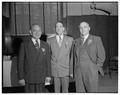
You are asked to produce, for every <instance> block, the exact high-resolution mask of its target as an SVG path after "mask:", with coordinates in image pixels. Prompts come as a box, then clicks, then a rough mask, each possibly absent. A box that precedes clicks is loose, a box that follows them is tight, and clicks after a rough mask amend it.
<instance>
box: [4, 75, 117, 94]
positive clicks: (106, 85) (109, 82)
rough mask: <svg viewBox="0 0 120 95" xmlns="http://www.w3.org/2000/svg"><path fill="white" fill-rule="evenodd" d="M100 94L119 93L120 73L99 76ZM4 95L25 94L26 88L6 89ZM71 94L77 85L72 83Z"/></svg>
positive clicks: (51, 87) (51, 91)
mask: <svg viewBox="0 0 120 95" xmlns="http://www.w3.org/2000/svg"><path fill="white" fill-rule="evenodd" d="M99 79H100V80H99V90H98V93H117V92H118V73H112V76H111V78H110V76H109V75H108V74H105V76H104V77H101V76H99ZM46 88H47V89H48V90H49V92H50V93H54V90H53V89H54V87H53V85H51V86H47V87H46ZM2 92H3V93H24V87H4V88H2ZM69 92H72V93H75V83H74V82H71V83H70V87H69Z"/></svg>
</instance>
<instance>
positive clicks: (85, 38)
mask: <svg viewBox="0 0 120 95" xmlns="http://www.w3.org/2000/svg"><path fill="white" fill-rule="evenodd" d="M88 36H89V34H88V35H86V36H84V41H83V44H84V43H85V41H86V40H87V38H88Z"/></svg>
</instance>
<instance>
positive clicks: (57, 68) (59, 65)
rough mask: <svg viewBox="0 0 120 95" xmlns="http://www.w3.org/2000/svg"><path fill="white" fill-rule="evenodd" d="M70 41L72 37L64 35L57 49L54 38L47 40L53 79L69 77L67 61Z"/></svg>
mask: <svg viewBox="0 0 120 95" xmlns="http://www.w3.org/2000/svg"><path fill="white" fill-rule="evenodd" d="M72 41H73V38H72V37H69V36H65V35H64V37H63V41H62V45H61V47H59V45H58V43H57V39H56V36H55V37H53V38H50V39H48V43H49V45H50V48H51V68H52V69H51V71H52V76H53V77H64V76H69V60H70V50H71V46H72Z"/></svg>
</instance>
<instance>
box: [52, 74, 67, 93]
mask: <svg viewBox="0 0 120 95" xmlns="http://www.w3.org/2000/svg"><path fill="white" fill-rule="evenodd" d="M68 87H69V77H68V76H66V77H54V88H55V93H60V91H61V88H62V92H63V93H68Z"/></svg>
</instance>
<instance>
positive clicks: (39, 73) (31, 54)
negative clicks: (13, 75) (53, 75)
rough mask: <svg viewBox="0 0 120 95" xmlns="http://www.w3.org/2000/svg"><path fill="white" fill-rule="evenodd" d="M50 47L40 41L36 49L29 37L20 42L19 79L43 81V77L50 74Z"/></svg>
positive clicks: (33, 81) (35, 81) (32, 81)
mask: <svg viewBox="0 0 120 95" xmlns="http://www.w3.org/2000/svg"><path fill="white" fill-rule="evenodd" d="M50 66H51V65H50V48H49V46H48V44H47V43H45V42H44V41H40V48H39V49H36V48H35V45H34V43H33V42H32V40H31V37H28V38H27V39H26V40H24V41H23V43H22V44H21V49H20V52H19V61H18V75H19V79H25V81H26V82H28V83H44V81H45V77H47V76H50V72H51V71H50V70H51V67H50Z"/></svg>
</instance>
